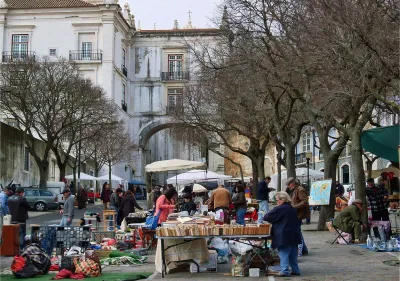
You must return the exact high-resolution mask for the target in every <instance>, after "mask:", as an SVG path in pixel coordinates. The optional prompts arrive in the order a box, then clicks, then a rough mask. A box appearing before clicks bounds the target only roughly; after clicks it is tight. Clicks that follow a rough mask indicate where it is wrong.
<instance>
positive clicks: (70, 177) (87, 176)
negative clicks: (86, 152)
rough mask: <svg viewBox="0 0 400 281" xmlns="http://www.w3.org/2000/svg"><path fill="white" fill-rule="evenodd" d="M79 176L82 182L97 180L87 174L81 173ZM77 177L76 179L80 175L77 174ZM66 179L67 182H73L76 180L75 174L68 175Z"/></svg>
mask: <svg viewBox="0 0 400 281" xmlns="http://www.w3.org/2000/svg"><path fill="white" fill-rule="evenodd" d="M79 175H80V177H79V178H80V180H97V178H96V177H93V176H91V175H88V174H85V173H79ZM75 176H76V178H78V174H76V175H75ZM65 178H66V179H67V180H72V179H74V175H73V174H72V175H68V176H65Z"/></svg>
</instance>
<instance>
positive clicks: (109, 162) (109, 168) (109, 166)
mask: <svg viewBox="0 0 400 281" xmlns="http://www.w3.org/2000/svg"><path fill="white" fill-rule="evenodd" d="M108 179H109V182H108V184H109V185H110V189H112V184H111V161H108Z"/></svg>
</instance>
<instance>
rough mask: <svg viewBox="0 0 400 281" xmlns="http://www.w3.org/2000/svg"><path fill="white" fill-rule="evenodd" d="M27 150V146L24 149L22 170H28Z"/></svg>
mask: <svg viewBox="0 0 400 281" xmlns="http://www.w3.org/2000/svg"><path fill="white" fill-rule="evenodd" d="M29 166H30V165H29V150H28V148H27V147H25V149H24V171H29Z"/></svg>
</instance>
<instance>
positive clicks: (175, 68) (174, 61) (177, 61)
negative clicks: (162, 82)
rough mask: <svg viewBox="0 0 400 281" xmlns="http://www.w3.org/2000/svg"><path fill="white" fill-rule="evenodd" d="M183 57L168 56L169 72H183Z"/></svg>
mask: <svg viewBox="0 0 400 281" xmlns="http://www.w3.org/2000/svg"><path fill="white" fill-rule="evenodd" d="M182 68H183V55H168V72H180V73H181V72H182Z"/></svg>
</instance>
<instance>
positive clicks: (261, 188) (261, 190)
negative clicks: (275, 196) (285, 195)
mask: <svg viewBox="0 0 400 281" xmlns="http://www.w3.org/2000/svg"><path fill="white" fill-rule="evenodd" d="M270 191H272V189H271V188H269V187H268V184H267V182H266V181H265V180H264V181H262V182H260V183H258V189H257V200H261V201H268V200H269V192H270Z"/></svg>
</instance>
